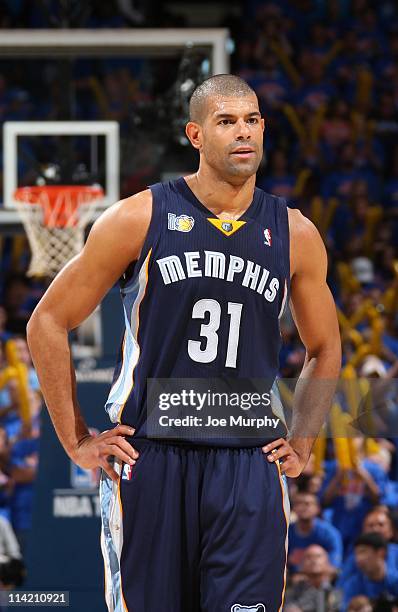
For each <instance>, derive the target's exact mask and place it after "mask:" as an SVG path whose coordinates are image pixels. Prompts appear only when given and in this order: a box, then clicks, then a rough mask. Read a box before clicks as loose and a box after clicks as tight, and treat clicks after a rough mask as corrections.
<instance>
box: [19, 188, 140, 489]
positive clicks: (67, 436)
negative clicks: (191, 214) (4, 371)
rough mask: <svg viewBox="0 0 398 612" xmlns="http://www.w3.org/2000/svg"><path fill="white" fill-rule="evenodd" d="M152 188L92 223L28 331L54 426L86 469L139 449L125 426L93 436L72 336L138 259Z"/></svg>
mask: <svg viewBox="0 0 398 612" xmlns="http://www.w3.org/2000/svg"><path fill="white" fill-rule="evenodd" d="M151 212H152V195H151V192H150V190H147V191H143V192H141V193H139V194H137V195H135V196H132V197H130V198H127V199H126V200H122V201H120V202H118V203H116V204H114V205H113V206H111V207H110V208H109V209H108V210H107V211H106V212H105V213H103V214H102V215H101V217H100V218H99V219H98V220H97V221H96V222H95V223H94V225H93V227H92V230H91V232H90V235H89V237H88V240H87V242H86V244H85V246H84V249H83V250H82V251H81V253H80V254H79V255H77V256H76V257H75V258H74V259H72V260H71V261H70V263H69V264H68V265H67V266H65V268H64V269H63V270H62V271H61V272H60V273H59V274H58V276H57V277H56V278H55V279H54V281H53V282H52V284H51V285H50V287H49V288H48V290H47V291H46V293H45V295H44V296H43V298H42V299H41V300H40V302H39V304H38V305H37V307H36V309H35V310H34V312H33V314H32V317H31V319H30V321H29V324H28V327H27V338H28V344H29V348H30V351H31V354H32V359H33V362H34V365H35V368H36V370H37V374H38V377H39V380H40V386H41V390H42V392H43V395H44V399H45V401H46V404H47V407H48V410H49V413H50V416H51V419H52V422H53V424H54V427H55V429H56V432H57V434H58V437H59V439H60V441H61V443H62V445H63V447H64V449H65V451H66V452H67V453H68V455H69V456H70V457H71V459H72V460H73V461H74V462H75V463H77V464H78V465H80V466H81V467H83V468H87V469H89V468H95V467H97V466H100V467H102V468H103V469H104V470H105V471H106V472H107V473H108V474H109V476H111V478H113V479H115V480H116V478H117V474H116V472H115V471H114V470H113V469H112V467H111V466H110V464H109V463H108V461H107V457H108V456H110V455H114V456H116V457H118V458H119V459H121V460H122V461H125V462H128V463H130V464H133V463H134V462H135V460H136V458H137V457H138V453H137V451H135V449H134V448H133V447H132V446H131V445H130V444H129V443H128V442H127V440H125V438H124V436H126V435H132V433H133V432H134V430H133V429H132V428H131V427H127V426H125V425H118V426H117V427H115V428H113V429H111V430H109V431H106V432H103V433H102V434H100V435H99V436H97V437H95V438H94V437H92V436H91V435H90V433H89V430H88V427H87V425H86V423H85V422H84V419H83V417H82V415H81V412H80V409H79V405H78V402H77V396H76V380H75V372H74V368H73V364H72V359H71V351H70V347H69V343H68V332H69V331H70V330H72V329H74V328H76V327H77V326H78V325H80V324H81V323H82V322H83V321H84V320H85V319H86V318H87V317H88V316H89V315H90V314H91V313H92V312H93V311H94V309H95V308H96V306H97V305H98V304H99V303H100V301H101V300H102V299H103V297H104V296H105V294H106V293H107V291H108V290H109V289H110V288H111V287H112V286H113V285H114V284H115V282H117V280H118V279H119V278H120V277H121V276H122V274H123V273H124V272H125V270H126V268H127V266H128V265H129V264H130V263H131V262H132V261H135V260H137V259H138V257H139V255H140V252H141V249H142V246H143V244H144V240H145V236H146V233H147V230H148V227H149V224H150V219H151Z"/></svg>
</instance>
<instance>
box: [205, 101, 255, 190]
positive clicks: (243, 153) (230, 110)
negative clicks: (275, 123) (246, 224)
mask: <svg viewBox="0 0 398 612" xmlns="http://www.w3.org/2000/svg"><path fill="white" fill-rule="evenodd" d="M263 130H264V120H263V119H262V118H261V115H260V111H259V108H258V101H257V97H256V96H255V95H247V96H240V97H236V98H234V97H225V98H224V97H222V96H214V97H212V98H211V99H210V100H209V102H208V107H207V114H206V118H205V120H204V122H203V124H202V134H201V138H202V143H201V144H202V147H201V152H202V155H203V156H204V160H205V162H206V163H207V164H208V165H209V166H211V167H212V168H213V170H215V171H216V172H217V173H219V174H220V176H221V177H222V178H225V179H227V180H228V179H234V178H236V179H238V180H242V181H245V180H247V179H248V178H249V177H250V176H252V175H253V174H255V173H256V172H257V169H258V167H259V165H260V162H261V158H262V156H263Z"/></svg>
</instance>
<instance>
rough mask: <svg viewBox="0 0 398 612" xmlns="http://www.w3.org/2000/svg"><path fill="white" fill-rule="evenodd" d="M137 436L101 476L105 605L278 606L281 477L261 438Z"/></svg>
mask: <svg viewBox="0 0 398 612" xmlns="http://www.w3.org/2000/svg"><path fill="white" fill-rule="evenodd" d="M141 442H146V443H145V444H140V445H139V444H138V441H137V444H134V445H135V446H136V448H137V450H139V452H140V456H139V459H138V460H137V463H136V464H135V466H134V467H133V468H131V467H130V466H129V465H127V464H124V463H119V462H118V461H116V462H115V469H116V471H117V472H118V473H119V481H118V482H114V481H112V480H111V479H110V478H109V476H107V474H106V473H105V472H103V473H102V478H101V485H100V497H101V516H102V535H101V545H102V551H103V555H104V563H105V594H106V601H107V605H108V610H109V611H110V612H125V611H126V610H127V611H128V612H159V611H160V610H161V611H162V612H278V611H280V610H281V609H282V605H283V597H284V590H285V580H286V553H287V528H288V520H289V500H288V494H287V486H286V478H285V476H284V475H281V473H280V467H279V465H278V464H277V463H270V462H269V461H268V460H267V459H266V457H265V455H264V454H263V453H262V451H261V448H234V449H232V448H213V447H192V446H191V447H188V446H176V445H175V446H174V445H169V444H164V443H157V442H152V441H142V440H141Z"/></svg>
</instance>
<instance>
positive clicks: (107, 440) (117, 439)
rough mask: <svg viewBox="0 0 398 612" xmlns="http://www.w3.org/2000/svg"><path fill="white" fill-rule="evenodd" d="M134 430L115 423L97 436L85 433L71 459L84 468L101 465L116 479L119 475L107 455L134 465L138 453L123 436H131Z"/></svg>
mask: <svg viewBox="0 0 398 612" xmlns="http://www.w3.org/2000/svg"><path fill="white" fill-rule="evenodd" d="M134 432H135V429H133V428H132V427H129V426H128V425H117V426H116V427H114V428H113V429H109V430H107V431H103V432H102V433H100V434H99V435H98V436H92V435H87V436H86V437H84V438H83V439H82V440H81V441H80V442H79V446H78V448H77V450H76V452H75V454H74V456H73V461H74V462H75V463H77V465H79V466H80V467H82V468H85V469H94V468H96V467H102V469H103V470H104V471H105V472H106V473H107V474H108V476H110V477H111V478H112V480H114V481H117V480H118V479H119V476H118V474H117V472H116V471H115V470H114V469H113V467H112V465H111V464H110V463H109V462H108V457H110V456H113V457H116V458H117V459H120V460H121V461H123V462H124V463H128V464H129V465H134V464H135V462H136V460H137V459H138V455H139V453H138V451H137V450H135V448H133V447H132V446H131V444H129V443H128V442H127V440H126V439H125V436H132V435H133V434H134Z"/></svg>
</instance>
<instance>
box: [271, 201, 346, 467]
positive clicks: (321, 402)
mask: <svg viewBox="0 0 398 612" xmlns="http://www.w3.org/2000/svg"><path fill="white" fill-rule="evenodd" d="M289 230H290V267H291V299H290V307H291V311H292V315H293V318H294V320H295V323H296V325H297V329H298V331H299V334H300V338H301V340H302V342H303V344H304V346H305V349H306V357H305V362H304V367H303V370H302V372H301V375H300V378H299V380H298V382H297V384H296V389H295V393H294V402H293V416H292V425H291V430H290V432H289V436H288V440H283V439H279V440H275V441H274V442H271V443H270V444H267V446H265V447H264V448H263V450H264V452H265V453H270V451H272V452H271V453H270V454H269V455H268V460H269V461H275V459H280V460H282V466H281V467H282V471H283V472H284V473H286V475H287V476H292V477H295V476H298V475H299V474H300V473H301V472H302V470H303V469H304V467H305V465H306V463H307V461H308V459H309V456H310V454H311V449H312V446H313V443H314V441H315V439H316V437H317V435H318V433H319V431H320V429H321V427H322V425H323V423H324V421H325V418H326V416H327V413H328V411H329V409H330V406H331V403H332V399H333V395H334V391H335V388H336V384H337V379H338V376H339V372H340V367H341V341H340V333H339V326H338V322H337V315H336V307H335V304H334V301H333V297H332V294H331V292H330V289H329V287H328V285H327V283H326V275H327V255H326V249H325V246H324V244H323V242H322V239H321V237H320V235H319V233H318V231H317V229H316V228H315V226H314V225H313V224H312V223H311V221H309V220H308V219H306V218H305V217H304V216H303V215H302V214H301V213H300V211H298V210H289Z"/></svg>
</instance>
